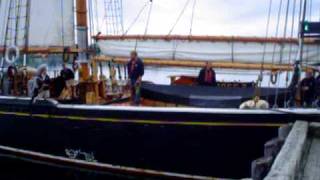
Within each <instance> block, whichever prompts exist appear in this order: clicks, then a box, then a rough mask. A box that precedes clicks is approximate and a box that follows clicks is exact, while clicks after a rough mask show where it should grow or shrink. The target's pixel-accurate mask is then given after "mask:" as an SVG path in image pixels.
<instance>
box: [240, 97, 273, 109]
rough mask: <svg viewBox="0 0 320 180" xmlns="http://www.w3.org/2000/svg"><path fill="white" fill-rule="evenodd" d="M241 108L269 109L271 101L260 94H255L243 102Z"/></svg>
mask: <svg viewBox="0 0 320 180" xmlns="http://www.w3.org/2000/svg"><path fill="white" fill-rule="evenodd" d="M239 109H269V103H268V102H267V101H265V100H262V99H260V97H259V96H254V97H253V99H251V100H248V101H245V102H243V103H242V104H241V105H240V107H239Z"/></svg>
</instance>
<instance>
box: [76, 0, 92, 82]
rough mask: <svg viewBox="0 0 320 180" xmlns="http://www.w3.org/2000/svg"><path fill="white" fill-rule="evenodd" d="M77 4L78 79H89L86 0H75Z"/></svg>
mask: <svg viewBox="0 0 320 180" xmlns="http://www.w3.org/2000/svg"><path fill="white" fill-rule="evenodd" d="M76 3H77V4H76V6H77V38H78V60H79V62H80V65H81V67H80V69H81V73H80V77H79V79H80V81H86V80H88V79H89V71H90V70H89V65H88V54H87V53H88V22H87V0H76Z"/></svg>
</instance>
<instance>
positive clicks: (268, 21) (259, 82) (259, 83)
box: [256, 0, 272, 95]
mask: <svg viewBox="0 0 320 180" xmlns="http://www.w3.org/2000/svg"><path fill="white" fill-rule="evenodd" d="M271 11H272V0H270V1H269V10H268V18H267V26H266V34H265V37H266V38H268V36H269V30H270V19H271ZM266 51H267V43H265V44H264V46H263V54H262V63H261V68H260V75H259V76H258V79H257V86H256V87H257V88H261V84H262V80H263V71H264V62H265V56H266ZM257 91H258V89H256V95H258V94H257Z"/></svg>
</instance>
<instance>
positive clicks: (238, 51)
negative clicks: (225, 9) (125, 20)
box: [98, 38, 320, 64]
mask: <svg viewBox="0 0 320 180" xmlns="http://www.w3.org/2000/svg"><path fill="white" fill-rule="evenodd" d="M98 46H99V48H100V49H101V51H102V54H104V55H108V56H113V57H117V56H120V57H127V56H129V53H130V51H132V50H134V49H135V47H136V50H137V51H138V53H139V56H140V57H142V58H155V59H176V60H202V61H222V62H241V63H261V62H262V59H263V58H262V57H263V55H264V54H265V57H264V62H265V63H272V64H281V63H283V64H291V63H293V62H294V60H295V59H296V58H297V53H298V44H297V43H291V44H290V43H285V44H283V46H284V47H283V56H282V58H280V54H281V53H280V52H281V45H280V44H279V43H272V42H268V43H267V44H266V51H264V47H265V43H261V42H239V41H237V42H231V41H226V42H222V41H189V40H165V39H164V40H160V39H156V40H155V39H137V40H135V39H121V38H120V39H118V40H117V39H101V40H98ZM290 46H291V48H292V49H291V55H290V56H289V54H290ZM264 52H265V53H264ZM289 57H291V58H290V59H291V60H290V59H289ZM280 59H282V62H279V61H280ZM304 60H305V61H304V62H307V63H309V64H313V63H319V61H320V46H319V44H318V45H316V44H306V45H305V48H304Z"/></svg>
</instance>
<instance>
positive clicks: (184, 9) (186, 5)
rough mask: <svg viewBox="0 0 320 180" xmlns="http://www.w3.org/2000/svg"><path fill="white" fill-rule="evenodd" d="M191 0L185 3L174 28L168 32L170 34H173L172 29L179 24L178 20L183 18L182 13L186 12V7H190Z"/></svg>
mask: <svg viewBox="0 0 320 180" xmlns="http://www.w3.org/2000/svg"><path fill="white" fill-rule="evenodd" d="M190 1H191V0H187V1H186V3H185V5H184V7H183V8H182V11H181V12H180V14H179V16H178V18H177V20H176V21H175V23H174V24H173V26H172V28H171V29H170V31H169V33H168V35H171V33H172V31H173V30H174V28H175V27H176V25H177V24H178V22H179V21H180V19H181V17H182V15H183V14H184V12H185V11H186V9H187V7H188V5H189V3H190Z"/></svg>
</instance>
